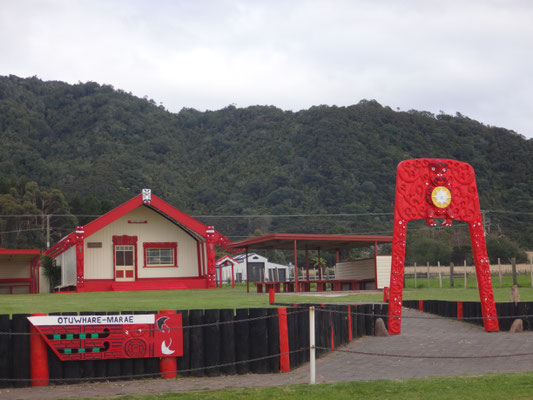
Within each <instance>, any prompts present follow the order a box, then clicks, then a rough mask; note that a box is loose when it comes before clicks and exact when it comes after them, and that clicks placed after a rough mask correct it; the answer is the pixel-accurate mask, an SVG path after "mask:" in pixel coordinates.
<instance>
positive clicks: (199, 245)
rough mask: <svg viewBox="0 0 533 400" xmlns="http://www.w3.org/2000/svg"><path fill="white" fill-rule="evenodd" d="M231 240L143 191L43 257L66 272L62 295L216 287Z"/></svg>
mask: <svg viewBox="0 0 533 400" xmlns="http://www.w3.org/2000/svg"><path fill="white" fill-rule="evenodd" d="M228 243H229V240H228V239H227V238H226V237H224V236H223V235H222V234H220V233H219V232H217V231H215V229H214V228H213V227H212V226H206V225H204V224H203V223H201V222H200V221H198V220H196V219H194V218H192V217H190V216H188V215H187V214H185V213H183V212H182V211H180V210H178V209H177V208H175V207H173V206H172V205H170V204H169V203H167V202H165V201H163V200H161V199H160V198H158V197H157V196H155V195H152V194H151V191H150V190H149V189H144V190H143V193H142V194H139V195H138V196H135V197H134V198H133V199H131V200H129V201H127V202H126V203H124V204H122V205H120V206H118V207H117V208H115V209H113V210H111V211H110V212H108V213H107V214H105V215H102V216H101V217H99V218H97V219H95V220H94V221H92V222H90V223H88V224H87V225H85V226H79V227H77V228H76V231H75V232H72V233H70V234H69V235H68V236H66V237H65V238H63V239H62V240H61V241H59V242H58V243H57V244H56V245H54V246H53V247H51V248H50V249H48V250H47V251H46V252H45V253H44V254H45V255H47V256H50V257H53V258H55V259H56V262H57V264H58V265H60V266H61V270H62V281H61V285H60V287H59V288H57V289H59V290H73V291H77V292H95V291H111V290H151V289H153V290H158V289H162V290H164V289H167V290H168V289H201V288H210V287H216V280H215V245H219V246H222V247H224V248H226V249H228Z"/></svg>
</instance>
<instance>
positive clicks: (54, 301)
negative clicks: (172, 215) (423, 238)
mask: <svg viewBox="0 0 533 400" xmlns="http://www.w3.org/2000/svg"><path fill="white" fill-rule="evenodd" d="M455 281H456V282H455V287H454V288H450V287H449V280H443V288H442V289H440V288H439V280H438V278H432V279H431V288H429V289H428V288H427V280H426V279H420V278H419V279H417V286H418V288H417V289H414V280H413V279H407V280H406V289H404V299H405V300H462V301H478V300H479V293H478V290H477V288H476V283H475V280H474V278H473V277H471V278H470V279H469V281H468V282H467V289H464V288H463V280H462V279H456V280H455ZM518 283H519V286H520V289H519V292H520V299H521V300H522V301H533V289H532V288H531V287H530V281H529V276H523V275H521V276H519V280H518ZM424 285H425V286H426V287H424ZM511 285H512V279H511V277H504V287H503V288H499V281H498V278H497V276H496V277H493V286H494V297H495V299H496V301H497V302H505V301H509V293H510V287H511ZM254 289H255V287H254V286H251V287H250V290H251V291H250V293H246V286H245V285H242V284H241V285H238V286H237V287H236V288H235V289H231V287H227V286H225V287H224V288H223V289H211V290H174V291H166V290H165V291H140V292H96V293H59V294H57V293H53V294H38V295H28V294H25V295H0V314H24V313H28V314H29V313H51V312H67V311H159V310H168V309H171V310H183V309H206V308H250V307H268V306H269V305H268V294H257V293H255V291H254ZM313 293H314V294H316V292H313ZM380 301H383V294H382V293H381V292H377V293H376V292H369V293H359V294H349V295H346V294H344V293H340V295H338V296H332V293H331V292H326V293H325V295H323V296H317V295H307V296H306V295H294V294H276V302H279V303H290V304H292V303H337V302H340V303H358V302H380Z"/></svg>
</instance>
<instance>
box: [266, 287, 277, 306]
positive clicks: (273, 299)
mask: <svg viewBox="0 0 533 400" xmlns="http://www.w3.org/2000/svg"><path fill="white" fill-rule="evenodd" d="M275 302H276V295H275V290H274V289H268V304H273V303H275Z"/></svg>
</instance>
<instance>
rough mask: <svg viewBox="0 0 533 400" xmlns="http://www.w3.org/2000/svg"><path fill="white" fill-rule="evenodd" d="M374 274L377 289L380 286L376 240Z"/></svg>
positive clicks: (376, 244)
mask: <svg viewBox="0 0 533 400" xmlns="http://www.w3.org/2000/svg"><path fill="white" fill-rule="evenodd" d="M374 276H375V277H376V282H375V284H376V289H377V288H378V242H374Z"/></svg>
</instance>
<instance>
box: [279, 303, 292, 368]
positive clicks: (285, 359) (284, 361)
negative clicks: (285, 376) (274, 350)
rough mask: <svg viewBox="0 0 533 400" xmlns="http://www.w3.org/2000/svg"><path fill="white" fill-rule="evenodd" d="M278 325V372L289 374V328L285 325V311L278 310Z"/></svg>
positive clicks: (282, 309) (284, 309)
mask: <svg viewBox="0 0 533 400" xmlns="http://www.w3.org/2000/svg"><path fill="white" fill-rule="evenodd" d="M278 325H279V352H280V357H279V370H280V372H289V371H290V370H291V361H290V358H289V328H288V325H287V309H286V308H283V307H282V308H278Z"/></svg>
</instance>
